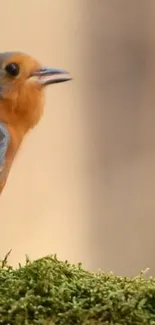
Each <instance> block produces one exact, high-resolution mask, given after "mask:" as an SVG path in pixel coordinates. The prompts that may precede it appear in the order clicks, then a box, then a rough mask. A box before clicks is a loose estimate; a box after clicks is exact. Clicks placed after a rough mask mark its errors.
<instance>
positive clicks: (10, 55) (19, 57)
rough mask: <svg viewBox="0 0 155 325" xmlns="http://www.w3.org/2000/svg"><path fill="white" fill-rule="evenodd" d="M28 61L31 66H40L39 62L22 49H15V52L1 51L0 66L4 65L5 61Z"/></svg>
mask: <svg viewBox="0 0 155 325" xmlns="http://www.w3.org/2000/svg"><path fill="white" fill-rule="evenodd" d="M6 62H8V63H11V62H16V63H23V62H24V63H25V64H26V63H28V64H29V67H30V66H33V65H34V66H39V63H38V62H37V61H36V60H35V59H34V58H32V57H31V56H29V55H28V54H26V53H23V52H20V51H14V52H1V53H0V68H1V67H3V65H4V63H6Z"/></svg>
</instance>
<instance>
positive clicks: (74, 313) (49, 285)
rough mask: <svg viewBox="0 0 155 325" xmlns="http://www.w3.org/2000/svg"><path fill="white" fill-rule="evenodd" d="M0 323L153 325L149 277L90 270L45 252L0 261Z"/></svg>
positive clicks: (153, 285)
mask: <svg viewBox="0 0 155 325" xmlns="http://www.w3.org/2000/svg"><path fill="white" fill-rule="evenodd" d="M0 324H3V325H24V324H25V325H29V324H31V325H33V324H40V325H41V324H44V325H59V324H60V325H76V324H80V325H85V324H91V325H108V324H111V325H112V324H115V325H119V324H123V325H144V324H145V325H155V279H154V278H149V279H145V278H144V276H143V274H140V275H139V276H137V277H135V278H128V277H117V276H115V275H113V274H105V273H103V272H96V273H91V272H88V271H85V270H84V269H83V268H82V267H81V265H71V264H69V263H68V262H61V261H59V260H57V258H56V257H55V256H48V257H45V258H42V259H39V260H37V261H34V262H30V261H29V260H27V261H26V265H25V266H20V265H19V267H18V268H17V269H13V268H12V267H10V266H8V265H7V264H6V260H5V261H3V262H1V266H0Z"/></svg>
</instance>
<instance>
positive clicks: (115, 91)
mask: <svg viewBox="0 0 155 325" xmlns="http://www.w3.org/2000/svg"><path fill="white" fill-rule="evenodd" d="M154 18H155V2H154V0H130V1H128V0H83V1H82V0H63V1H62V0H27V1H23V0H5V1H2V3H1V10H0V40H1V43H0V50H1V51H4V50H22V51H25V52H27V53H29V54H32V55H33V56H35V57H37V58H38V59H40V61H41V62H42V63H43V64H46V65H52V66H55V67H60V68H65V69H68V70H69V71H71V73H72V75H73V77H74V81H73V82H71V83H66V84H61V85H55V86H53V87H50V88H48V90H47V101H46V107H45V115H44V118H43V119H42V121H41V123H40V124H39V126H38V127H37V128H36V129H35V130H34V131H33V132H32V133H31V134H29V135H28V136H27V138H26V139H25V141H24V143H23V145H22V148H21V150H20V152H19V154H18V157H17V159H16V161H15V163H14V165H13V169H12V172H11V174H10V177H9V180H8V183H7V186H6V188H5V190H4V192H3V195H2V196H1V198H0V200H1V203H0V204H1V215H0V218H1V223H0V224H1V228H0V230H1V235H0V255H1V256H2V257H3V255H4V254H5V253H6V252H7V251H8V250H9V249H10V248H12V249H13V252H12V255H11V257H10V261H11V263H14V264H15V263H17V262H18V261H20V262H23V261H24V255H25V254H26V253H27V254H29V256H30V257H31V258H37V257H40V256H43V255H45V254H50V253H57V254H58V257H59V258H61V259H68V260H70V261H71V262H77V261H82V262H83V263H84V264H85V266H86V267H88V268H91V269H96V268H98V267H101V268H104V269H105V270H113V271H114V272H116V273H118V274H135V273H137V272H139V271H140V270H141V269H142V268H145V267H147V266H149V267H150V268H151V273H152V274H155V262H154V246H155V235H154V233H155V230H154V229H155V32H154V30H155V23H154V21H155V19H154Z"/></svg>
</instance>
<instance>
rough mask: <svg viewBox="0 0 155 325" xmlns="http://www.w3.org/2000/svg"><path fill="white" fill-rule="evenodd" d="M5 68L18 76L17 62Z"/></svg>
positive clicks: (14, 75)
mask: <svg viewBox="0 0 155 325" xmlns="http://www.w3.org/2000/svg"><path fill="white" fill-rule="evenodd" d="M5 70H6V71H7V72H8V73H9V74H10V75H11V76H13V77H16V76H18V74H19V66H18V64H17V63H9V64H8V65H7V66H6V67H5Z"/></svg>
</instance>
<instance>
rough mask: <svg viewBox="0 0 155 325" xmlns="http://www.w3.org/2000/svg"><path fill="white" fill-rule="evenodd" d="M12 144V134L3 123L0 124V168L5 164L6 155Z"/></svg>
mask: <svg viewBox="0 0 155 325" xmlns="http://www.w3.org/2000/svg"><path fill="white" fill-rule="evenodd" d="M9 143H10V134H9V131H8V129H7V127H6V125H5V124H4V123H3V122H0V167H2V166H3V165H4V163H5V158H6V153H7V150H8V147H9ZM0 169H1V168H0Z"/></svg>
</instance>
